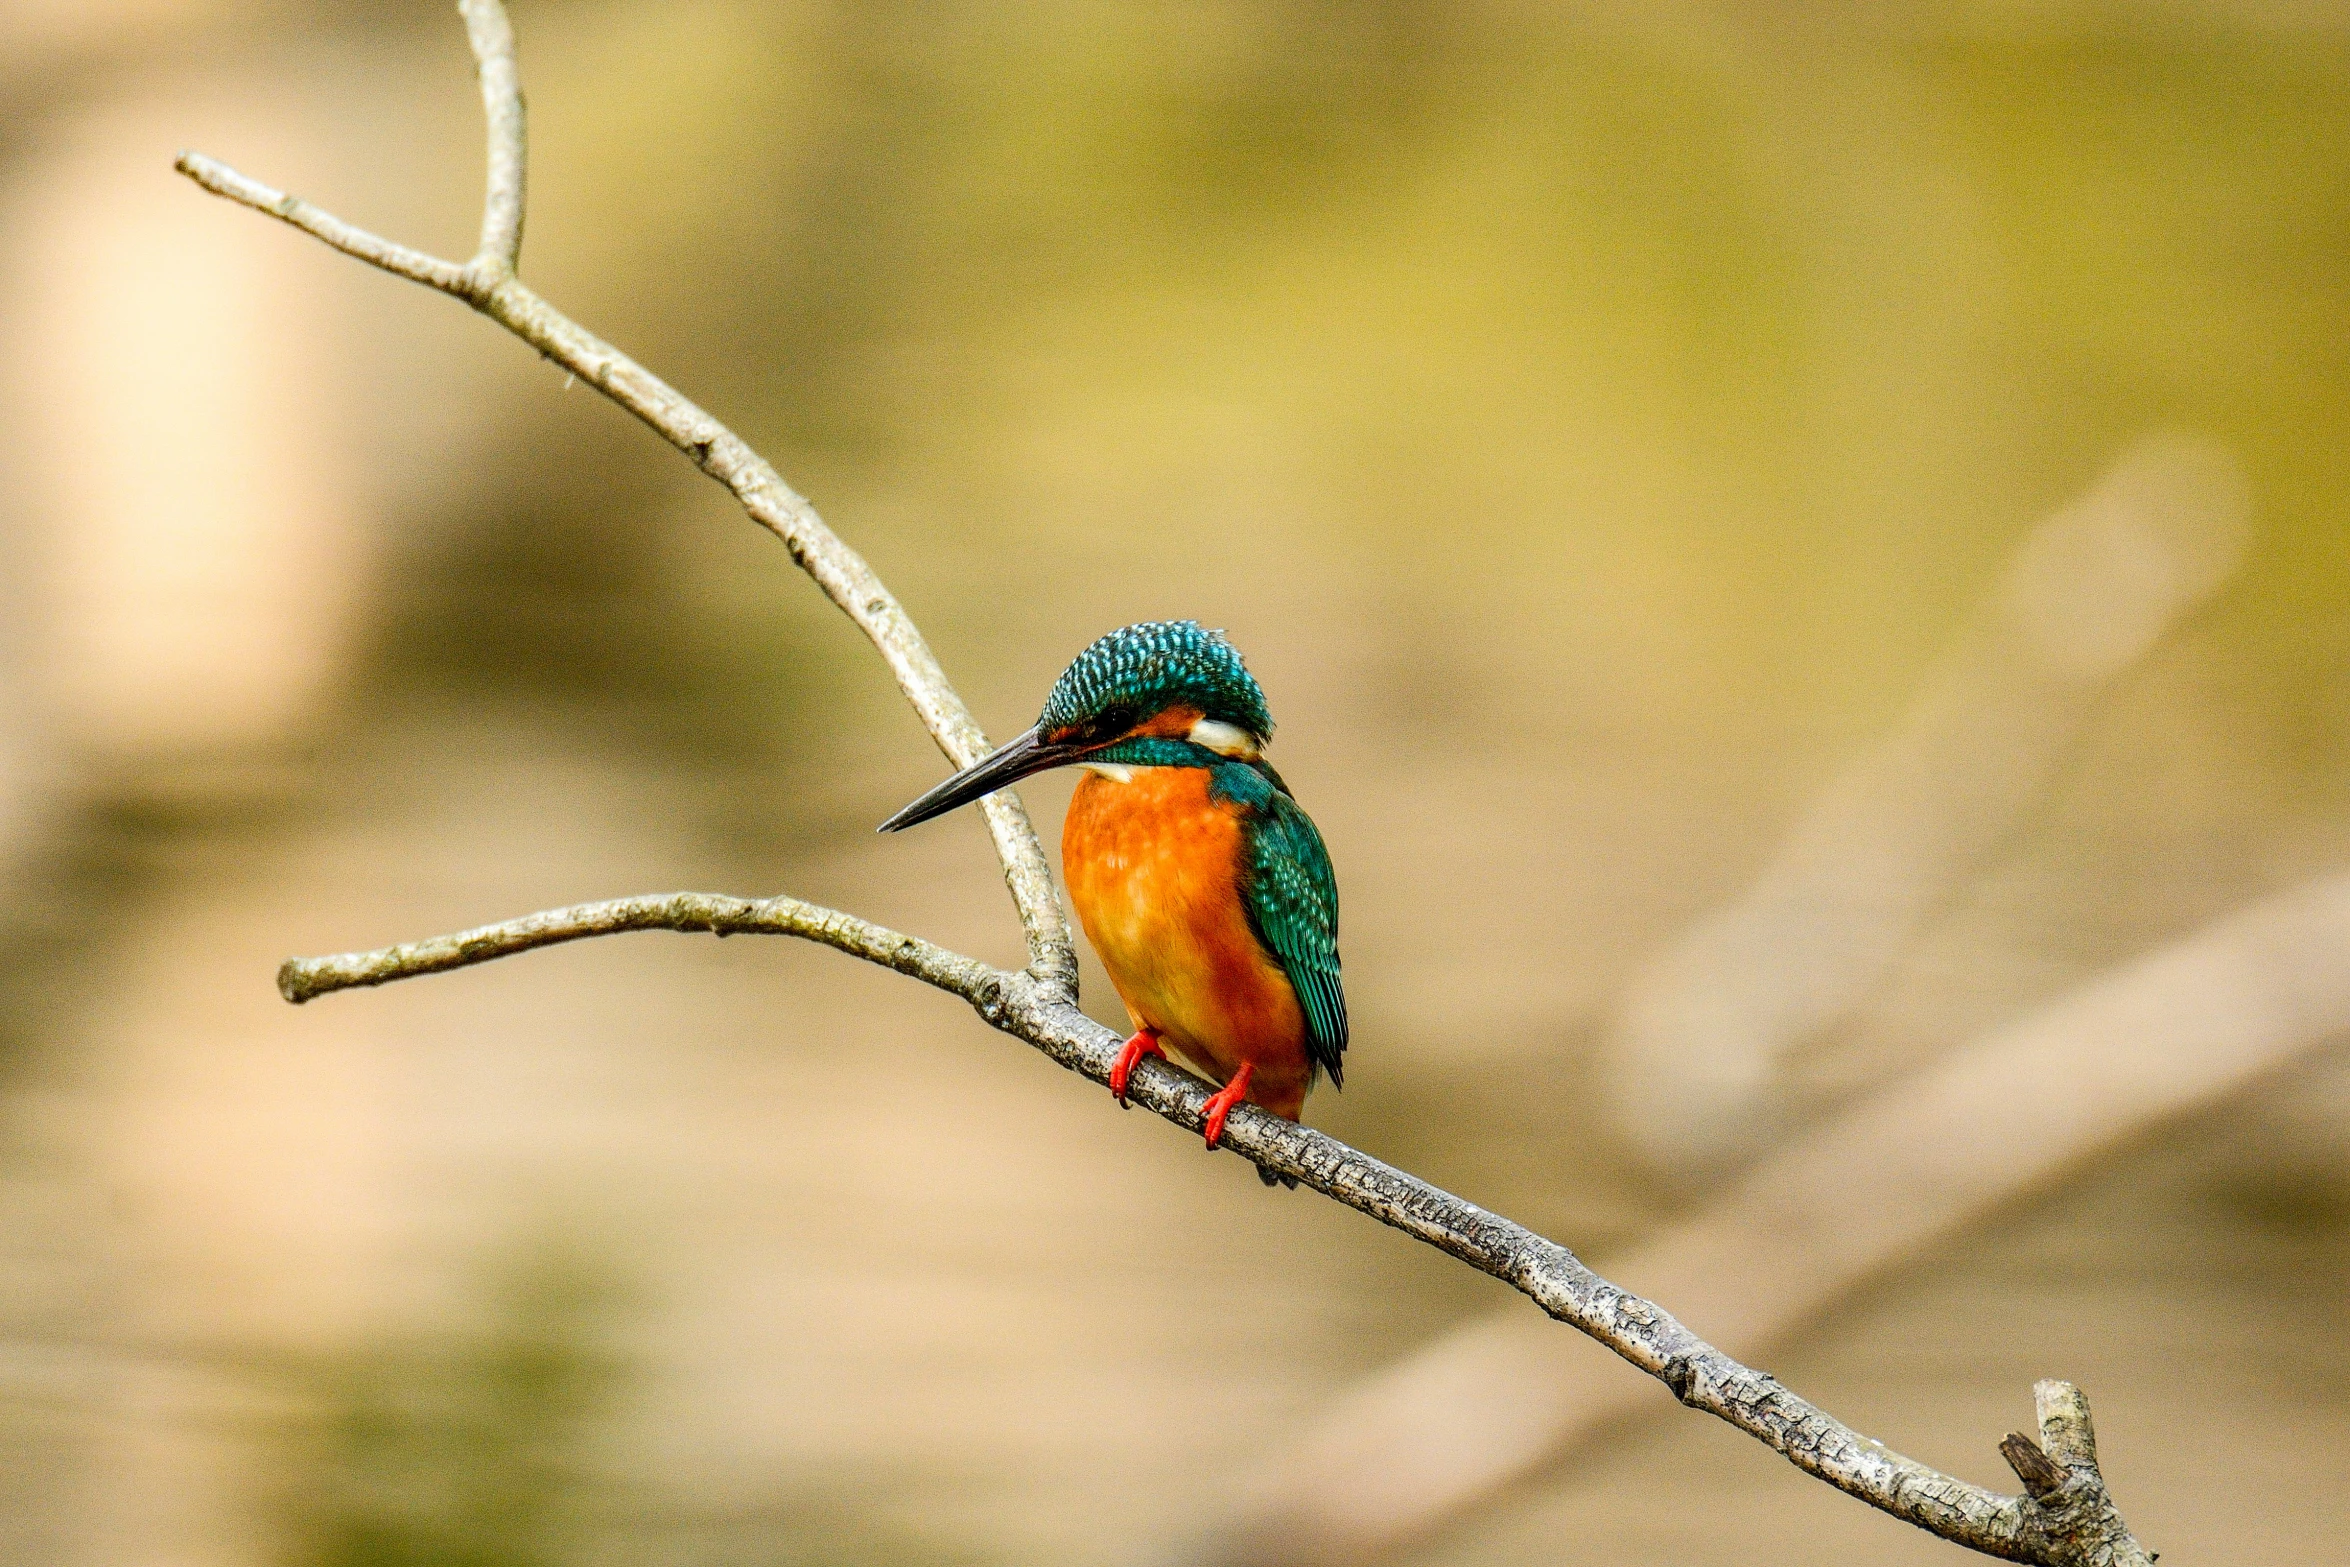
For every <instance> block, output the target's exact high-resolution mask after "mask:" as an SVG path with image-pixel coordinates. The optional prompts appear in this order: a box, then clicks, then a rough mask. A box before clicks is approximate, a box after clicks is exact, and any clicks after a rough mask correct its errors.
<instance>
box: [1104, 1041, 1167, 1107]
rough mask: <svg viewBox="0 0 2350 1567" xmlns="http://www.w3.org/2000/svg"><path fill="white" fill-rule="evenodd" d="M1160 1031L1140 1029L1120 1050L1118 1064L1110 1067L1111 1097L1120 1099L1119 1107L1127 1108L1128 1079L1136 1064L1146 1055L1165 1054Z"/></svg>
mask: <svg viewBox="0 0 2350 1567" xmlns="http://www.w3.org/2000/svg"><path fill="white" fill-rule="evenodd" d="M1166 1053H1167V1052H1166V1051H1165V1050H1164V1049H1162V1048H1160V1045H1159V1031H1158V1030H1157V1029H1155V1028H1145V1029H1138V1030H1136V1031H1135V1035H1134V1037H1133V1038H1132V1039H1129V1040H1127V1041H1126V1048H1125V1049H1123V1050H1121V1051H1119V1052H1118V1064H1117V1065H1116V1066H1113V1067H1111V1068H1110V1097H1111V1098H1112V1099H1115V1100H1117V1101H1118V1108H1119V1109H1121V1110H1123V1109H1125V1108H1126V1080H1127V1079H1128V1078H1130V1077H1132V1076H1133V1075H1134V1068H1135V1064H1136V1063H1137V1062H1139V1061H1141V1060H1142V1058H1143V1057H1144V1056H1163V1055H1165V1054H1166Z"/></svg>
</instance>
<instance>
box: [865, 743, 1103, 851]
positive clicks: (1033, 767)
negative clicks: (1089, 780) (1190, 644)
mask: <svg viewBox="0 0 2350 1567" xmlns="http://www.w3.org/2000/svg"><path fill="white" fill-rule="evenodd" d="M1099 749H1101V748H1100V747H1099V746H1093V745H1054V744H1053V743H1051V742H1050V741H1048V740H1043V739H1040V738H1038V736H1037V733H1036V731H1035V730H1033V729H1031V730H1029V731H1028V732H1027V733H1026V734H1024V735H1022V736H1020V737H1019V738H1018V739H1016V740H1014V741H1012V742H1010V743H1009V744H1007V745H1005V746H1004V747H1003V748H1002V749H1001V750H998V751H997V752H996V753H995V754H994V755H992V756H989V757H986V758H984V759H982V760H980V761H976V762H973V763H972V764H971V765H970V766H969V767H966V768H964V769H963V770H962V771H961V772H959V773H957V774H955V776H954V777H952V778H949V779H948V780H947V781H946V782H945V783H942V784H940V785H939V786H938V787H937V788H935V789H933V790H931V791H930V792H929V793H928V794H926V795H924V796H923V797H922V798H921V799H919V800H916V801H915V802H914V803H913V804H912V805H909V806H907V807H906V808H905V809H904V810H902V811H900V812H898V814H897V815H895V816H893V817H891V818H890V819H889V820H888V821H886V822H883V823H882V824H881V829H880V830H881V831H883V832H896V831H897V830H898V829H900V828H902V827H911V826H913V825H914V824H915V823H916V822H926V821H928V820H930V819H931V818H932V817H933V816H944V815H946V813H947V812H949V811H951V810H953V809H955V807H957V806H959V805H969V804H970V803H971V802H972V801H973V800H976V799H978V798H979V797H980V796H981V795H986V794H993V793H995V792H996V791H997V790H998V789H1008V788H1010V787H1011V786H1012V785H1013V784H1016V783H1018V782H1019V781H1020V780H1021V779H1023V778H1025V777H1027V776H1028V775H1029V774H1030V773H1041V772H1043V771H1044V770H1045V769H1046V768H1048V767H1066V766H1068V765H1069V764H1070V763H1071V762H1074V761H1076V760H1078V759H1079V758H1080V757H1083V756H1086V755H1088V754H1089V753H1091V752H1094V751H1097V750H1099Z"/></svg>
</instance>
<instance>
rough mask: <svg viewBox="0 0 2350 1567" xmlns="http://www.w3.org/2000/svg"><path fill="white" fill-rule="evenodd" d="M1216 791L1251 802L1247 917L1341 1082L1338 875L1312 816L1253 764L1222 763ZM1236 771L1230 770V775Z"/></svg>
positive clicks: (1315, 1050) (1314, 1046)
mask: <svg viewBox="0 0 2350 1567" xmlns="http://www.w3.org/2000/svg"><path fill="white" fill-rule="evenodd" d="M1216 771H1217V774H1218V777H1217V780H1216V782H1217V784H1218V786H1219V788H1218V792H1220V793H1223V794H1225V795H1226V796H1227V797H1229V798H1233V799H1236V800H1238V801H1239V802H1240V804H1241V805H1242V806H1243V807H1244V808H1245V810H1246V819H1247V825H1248V832H1247V839H1248V848H1247V851H1246V852H1247V858H1248V863H1247V865H1246V866H1244V867H1243V880H1244V885H1243V887H1242V889H1241V891H1242V897H1243V901H1244V903H1245V904H1246V906H1247V908H1248V916H1249V925H1250V927H1251V928H1252V929H1254V930H1255V932H1256V935H1257V939H1258V940H1259V941H1262V942H1263V943H1264V944H1265V947H1266V950H1268V951H1270V952H1271V953H1272V954H1273V956H1274V957H1275V959H1277V960H1278V961H1279V962H1280V964H1281V967H1282V970H1283V971H1284V972H1285V973H1287V974H1288V975H1289V983H1290V985H1291V986H1292V987H1293V988H1294V989H1295V990H1296V991H1297V1002H1298V1006H1299V1007H1300V1008H1301V1009H1302V1010H1303V1011H1304V1013H1305V1017H1306V1051H1307V1054H1308V1055H1310V1056H1311V1057H1312V1058H1313V1061H1314V1064H1315V1065H1316V1066H1318V1067H1320V1068H1322V1069H1323V1070H1324V1071H1327V1072H1328V1073H1329V1074H1330V1081H1331V1082H1332V1083H1333V1084H1334V1085H1336V1084H1341V1083H1342V1082H1343V1070H1342V1061H1343V1058H1344V1057H1345V1055H1346V989H1345V986H1344V985H1343V984H1342V983H1341V981H1340V978H1339V966H1338V877H1337V876H1336V874H1335V873H1333V872H1332V870H1331V869H1330V851H1329V850H1327V849H1325V848H1324V847H1323V846H1322V834H1321V833H1320V832H1319V831H1318V830H1317V829H1316V828H1315V826H1314V822H1313V818H1311V817H1309V816H1308V815H1306V813H1305V812H1304V811H1303V810H1301V809H1300V808H1299V807H1298V803H1297V802H1296V801H1295V800H1292V799H1291V798H1290V797H1289V795H1288V793H1287V791H1285V790H1282V789H1279V788H1276V787H1274V786H1273V784H1272V783H1271V782H1270V781H1268V780H1267V779H1265V777H1264V775H1263V774H1262V773H1260V772H1258V771H1256V770H1255V769H1251V768H1245V767H1219V768H1217V769H1216ZM1227 775H1231V776H1227Z"/></svg>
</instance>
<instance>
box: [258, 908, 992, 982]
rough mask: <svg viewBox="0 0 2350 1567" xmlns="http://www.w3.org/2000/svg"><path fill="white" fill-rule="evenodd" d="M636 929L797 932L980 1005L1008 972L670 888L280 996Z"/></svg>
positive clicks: (865, 929) (851, 920) (349, 955)
mask: <svg viewBox="0 0 2350 1567" xmlns="http://www.w3.org/2000/svg"><path fill="white" fill-rule="evenodd" d="M632 930H675V931H702V932H707V933H709V934H711V935H714V936H798V937H801V938H802V939H804V940H807V941H814V942H820V943H822V944H823V945H825V946H827V947H831V948H833V949H835V950H837V951H840V952H845V953H847V954H849V956H851V957H855V958H863V959H864V960H865V961H866V962H868V963H878V964H881V965H882V966H883V967H884V968H893V969H896V970H897V971H898V972H899V973H901V974H911V975H912V976H913V977H914V978H916V979H919V980H922V981H923V982H925V983H927V984H932V985H936V986H937V987H938V988H939V989H941V990H946V991H952V992H953V993H954V994H956V995H958V996H961V997H963V998H964V999H965V1000H967V1001H976V1000H978V999H980V998H981V997H982V996H983V995H985V994H986V993H988V992H989V991H990V990H992V989H993V988H994V987H995V986H997V985H999V984H1001V983H1002V979H1003V976H1002V975H1001V974H1000V973H999V972H998V971H997V970H995V969H993V968H991V967H989V966H988V965H987V964H985V963H982V962H980V961H979V960H978V959H977V958H967V957H964V956H963V955H962V954H961V953H959V952H949V951H948V950H947V949H946V948H944V947H940V946H935V945H933V944H932V943H930V942H927V941H924V940H922V939H921V938H920V937H918V936H907V935H901V934H900V933H899V932H897V931H894V930H890V929H888V928H887V927H885V926H881V925H876V924H873V923H872V922H871V921H869V920H861V919H859V918H857V917H856V916H855V915H853V914H843V913H841V912H840V911H839V910H837V909H827V908H823V907H821V906H819V905H817V904H813V903H802V902H801V901H800V900H799V899H797V898H730V897H727V896H726V895H725V894H723V893H712V892H666V893H653V894H650V895H647V896H644V897H636V898H613V899H611V900H609V901H608V902H604V903H580V904H574V905H573V906H572V907H570V908H568V909H549V910H547V911H546V912H545V913H543V914H532V915H528V916H526V917H524V918H522V919H518V920H507V921H505V922H504V923H502V924H497V925H484V926H481V927H479V928H478V929H475V930H461V931H458V932H457V933H456V934H454V935H450V936H435V937H433V938H432V939H431V940H429V941H412V942H407V943H404V944H402V945H400V946H397V947H385V948H383V949H382V950H381V951H378V952H341V953H336V954H335V955H333V956H331V957H323V958H288V959H287V960H286V961H285V964H284V966H283V967H281V968H280V969H279V970H278V971H277V988H278V993H279V994H281V995H283V996H284V997H285V998H286V999H287V1000H288V1001H291V1002H293V1003H294V1004H295V1005H296V1006H299V1005H301V1004H302V1003H303V1002H305V1001H309V1000H311V999H313V998H314V997H318V996H324V995H330V994H332V993H333V992H335V991H338V990H354V989H357V988H359V987H361V986H365V985H382V984H388V983H390V982H391V981H392V980H395V979H413V978H415V977H416V976H418V975H420V974H440V973H445V972H447V971H448V970H450V969H455V968H470V967H471V966H473V965H474V964H476V963H487V962H490V961H491V960H492V959H495V958H505V957H512V956H513V955H514V954H515V953H517V952H529V951H532V950H534V949H536V948H539V947H553V946H560V945H561V944H562V943H564V942H567V941H583V940H585V939H586V938H588V937H590V936H617V935H620V934H622V933H624V932H626V931H632Z"/></svg>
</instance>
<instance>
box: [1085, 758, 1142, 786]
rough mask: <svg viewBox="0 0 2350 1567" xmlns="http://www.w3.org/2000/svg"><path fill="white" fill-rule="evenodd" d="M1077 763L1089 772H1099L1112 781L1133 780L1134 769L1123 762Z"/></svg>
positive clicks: (1130, 781)
mask: <svg viewBox="0 0 2350 1567" xmlns="http://www.w3.org/2000/svg"><path fill="white" fill-rule="evenodd" d="M1077 765H1078V766H1080V767H1082V768H1084V769H1085V770H1086V771H1087V772H1089V773H1099V774H1101V775H1102V776H1103V777H1104V778H1107V779H1108V780H1110V782H1112V783H1132V782H1134V769H1133V768H1131V767H1128V766H1127V765H1126V764H1125V763H1124V762H1079V763H1078V764H1077Z"/></svg>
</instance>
